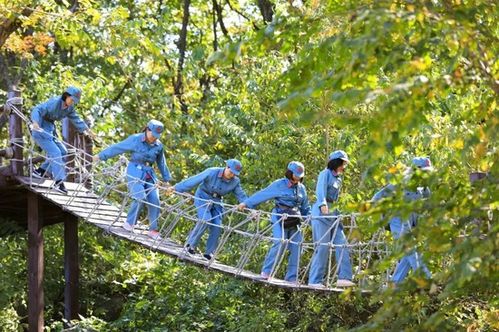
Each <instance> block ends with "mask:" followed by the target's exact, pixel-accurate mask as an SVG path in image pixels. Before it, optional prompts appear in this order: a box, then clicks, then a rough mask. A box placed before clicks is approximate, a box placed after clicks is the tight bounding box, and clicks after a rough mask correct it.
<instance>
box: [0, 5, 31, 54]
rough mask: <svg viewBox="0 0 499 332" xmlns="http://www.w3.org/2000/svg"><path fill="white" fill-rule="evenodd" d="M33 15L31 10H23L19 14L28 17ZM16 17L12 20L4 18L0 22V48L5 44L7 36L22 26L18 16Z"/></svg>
mask: <svg viewBox="0 0 499 332" xmlns="http://www.w3.org/2000/svg"><path fill="white" fill-rule="evenodd" d="M31 13H33V9H31V8H27V7H26V8H24V9H23V10H22V12H21V15H22V16H30V15H31ZM21 15H16V16H14V18H4V19H2V20H1V22H0V48H2V46H3V45H4V44H5V42H6V41H7V39H8V38H9V36H10V35H11V34H12V33H14V32H15V31H16V30H17V29H19V28H20V27H21V25H22V22H21V20H20V19H19V16H21Z"/></svg>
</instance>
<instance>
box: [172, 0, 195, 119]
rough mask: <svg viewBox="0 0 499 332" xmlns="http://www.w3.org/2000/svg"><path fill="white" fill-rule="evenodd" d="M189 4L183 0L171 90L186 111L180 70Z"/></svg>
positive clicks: (189, 1)
mask: <svg viewBox="0 0 499 332" xmlns="http://www.w3.org/2000/svg"><path fill="white" fill-rule="evenodd" d="M190 4H191V0H184V6H183V11H184V15H183V18H182V29H181V30H180V36H179V37H180V38H179V40H178V43H177V46H178V50H179V59H178V67H177V79H176V80H175V85H174V87H173V90H174V92H175V96H176V97H177V98H178V100H179V102H180V106H181V109H182V111H183V112H184V113H185V112H187V105H186V104H185V101H184V99H183V80H182V72H183V69H184V61H185V51H186V48H187V27H188V25H189V6H190Z"/></svg>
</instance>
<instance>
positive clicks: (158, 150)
mask: <svg viewBox="0 0 499 332" xmlns="http://www.w3.org/2000/svg"><path fill="white" fill-rule="evenodd" d="M163 130H164V126H163V124H162V123H161V122H159V121H157V120H151V121H149V123H148V124H147V126H146V127H145V128H144V131H143V132H141V133H139V134H133V135H131V136H129V137H128V138H126V139H125V140H123V141H121V142H119V143H116V144H114V145H111V146H110V147H108V148H106V149H104V150H102V151H101V152H100V153H99V154H97V155H95V156H94V157H93V160H94V162H97V161H99V160H103V161H105V160H107V159H109V158H113V157H115V156H117V155H120V154H123V153H127V152H128V153H130V154H131V158H130V162H129V163H128V166H127V170H126V174H127V176H126V177H127V183H128V191H129V193H130V196H131V197H132V198H133V201H132V204H131V206H130V210H129V211H128V215H127V221H126V222H125V223H124V224H123V228H124V229H126V230H127V231H133V227H134V226H135V223H136V222H137V219H138V218H139V215H140V211H141V210H142V206H143V205H144V202H147V209H148V218H149V232H148V233H147V235H148V236H149V237H151V238H152V239H154V240H158V239H161V236H160V234H159V231H158V218H159V214H160V208H159V206H160V201H159V191H158V184H159V180H158V178H157V177H156V174H155V172H154V170H153V165H154V164H156V165H157V167H158V169H159V172H160V173H161V178H162V179H163V181H164V182H166V183H165V185H166V186H169V183H168V182H169V181H170V180H171V175H170V170H169V169H168V166H167V165H166V161H165V153H164V148H163V144H162V143H161V142H160V141H159V138H160V136H161V133H162V132H163Z"/></svg>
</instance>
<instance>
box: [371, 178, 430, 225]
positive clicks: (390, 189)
mask: <svg viewBox="0 0 499 332" xmlns="http://www.w3.org/2000/svg"><path fill="white" fill-rule="evenodd" d="M396 190H397V188H396V186H395V185H393V184H391V183H390V184H388V185H386V186H385V187H383V188H382V189H381V190H380V191H378V192H377V193H376V194H374V196H373V198H372V201H374V202H377V201H379V200H380V199H382V198H386V197H389V196H391V195H393V194H394V193H395V191H396ZM430 195H431V191H430V189H429V188H428V187H418V188H417V189H416V191H409V190H404V200H405V201H406V202H411V201H415V200H418V199H423V198H428V197H430ZM418 217H419V215H418V214H417V213H414V212H413V213H411V214H410V215H409V220H408V221H409V222H410V224H411V226H416V222H417V219H418ZM394 218H398V217H394Z"/></svg>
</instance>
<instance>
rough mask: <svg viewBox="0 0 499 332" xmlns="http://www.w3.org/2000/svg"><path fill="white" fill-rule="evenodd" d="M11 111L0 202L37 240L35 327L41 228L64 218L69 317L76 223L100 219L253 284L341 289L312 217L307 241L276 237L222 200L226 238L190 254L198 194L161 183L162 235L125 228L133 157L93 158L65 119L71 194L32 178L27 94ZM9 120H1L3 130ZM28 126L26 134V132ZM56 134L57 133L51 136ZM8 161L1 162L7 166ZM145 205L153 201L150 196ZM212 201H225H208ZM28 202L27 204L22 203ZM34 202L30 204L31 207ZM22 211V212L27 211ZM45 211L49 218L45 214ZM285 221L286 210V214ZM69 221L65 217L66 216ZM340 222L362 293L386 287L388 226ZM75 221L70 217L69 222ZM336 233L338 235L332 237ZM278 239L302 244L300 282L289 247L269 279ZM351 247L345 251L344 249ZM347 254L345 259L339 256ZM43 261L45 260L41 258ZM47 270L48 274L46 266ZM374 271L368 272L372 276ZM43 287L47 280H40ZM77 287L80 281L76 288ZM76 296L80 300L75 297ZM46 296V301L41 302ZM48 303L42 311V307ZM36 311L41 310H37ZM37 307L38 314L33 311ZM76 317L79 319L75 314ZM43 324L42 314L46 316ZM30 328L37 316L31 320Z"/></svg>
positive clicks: (263, 216) (262, 221)
mask: <svg viewBox="0 0 499 332" xmlns="http://www.w3.org/2000/svg"><path fill="white" fill-rule="evenodd" d="M5 113H8V115H7V116H8V117H9V118H10V119H9V139H10V146H9V147H8V148H7V149H3V150H1V151H0V157H4V158H8V159H9V160H10V165H7V166H0V188H1V189H2V190H0V206H1V207H2V210H3V211H5V214H4V213H2V215H5V216H7V217H9V216H10V217H11V218H13V219H15V220H23V219H24V221H23V222H26V220H27V227H28V237H29V239H28V242H29V245H30V249H29V254H30V256H29V258H28V260H29V261H28V270H29V271H28V274H29V278H30V281H29V294H30V299H29V300H30V301H31V302H32V303H33V302H35V303H37V304H36V305H33V304H32V305H31V307H30V315H31V316H30V320H32V322H33V324H36V322H37V321H36V320H37V319H38V322H39V320H40V312H41V313H43V289H42V287H41V286H40V285H38V284H37V283H36V282H37V281H41V280H43V245H41V246H40V243H42V244H43V236H42V234H41V229H42V227H44V226H46V225H50V224H52V223H56V222H61V221H64V222H65V243H66V245H67V248H66V249H67V253H66V254H65V268H66V273H65V275H66V293H65V294H66V297H69V299H66V300H65V301H66V304H65V306H66V308H65V309H66V316H67V317H66V318H68V319H71V318H76V317H77V308H78V304H77V297H78V296H77V289H75V287H76V288H77V284H78V258H77V250H78V247H77V246H78V239H77V220H80V221H84V222H87V223H90V224H93V225H95V226H97V227H99V228H101V229H102V230H103V234H104V235H112V236H115V237H116V238H121V239H126V240H128V241H131V242H135V243H137V244H139V245H141V246H143V247H146V248H149V249H151V250H154V251H157V252H162V253H165V254H167V255H170V256H174V257H176V258H178V259H180V260H183V261H186V262H190V263H193V264H197V265H199V266H201V267H203V268H207V269H210V270H215V271H219V272H223V273H226V274H229V275H232V276H234V277H237V278H244V279H248V280H251V281H253V282H258V283H264V284H267V285H270V286H276V287H282V288H286V289H290V290H293V291H301V290H303V291H305V290H309V291H316V292H341V291H343V289H342V288H337V287H336V286H335V282H336V280H337V279H338V276H337V274H338V268H339V266H338V264H336V262H335V259H334V251H335V249H336V247H337V245H334V244H332V243H327V244H319V243H314V242H312V240H311V239H312V235H311V227H310V222H311V217H310V216H308V217H303V220H302V223H301V225H299V226H298V227H299V228H300V230H301V232H302V234H303V239H304V240H303V241H300V242H293V239H288V240H287V239H284V238H273V237H272V226H271V224H270V222H269V220H270V215H271V214H270V213H269V212H266V211H261V210H245V211H239V210H238V209H237V207H236V206H234V205H230V204H223V203H222V205H223V207H224V212H223V214H224V219H223V224H222V225H215V224H211V223H210V220H208V221H205V222H207V223H208V224H209V225H210V226H211V227H220V228H221V236H220V241H219V244H218V247H217V249H216V251H215V253H214V255H213V258H212V259H211V260H207V259H206V258H204V257H203V256H202V255H200V254H194V255H193V254H189V253H188V252H187V250H185V248H184V244H185V241H186V239H187V236H188V232H189V230H191V229H192V227H193V226H194V224H195V223H196V222H198V218H197V213H196V208H195V207H194V204H193V196H192V195H190V194H186V193H173V194H172V195H166V189H167V188H166V187H161V186H159V190H160V193H161V195H160V196H161V204H160V206H159V209H160V211H161V213H160V217H159V220H158V224H159V227H160V228H159V231H160V234H161V238H159V239H157V240H154V239H152V238H150V237H148V236H147V229H148V227H147V222H146V220H145V219H146V218H145V217H144V218H143V220H140V221H139V222H138V224H137V225H136V227H135V228H134V230H133V231H127V230H125V229H123V228H122V225H123V223H124V222H125V221H126V213H127V210H128V207H129V204H130V203H131V200H132V199H131V197H130V195H129V194H128V191H127V188H126V181H125V167H126V164H127V160H126V158H125V157H120V158H119V159H117V160H115V161H114V162H108V163H103V162H101V163H97V164H93V163H92V145H91V141H90V140H89V139H88V138H87V137H85V136H83V135H78V134H76V133H75V131H74V129H73V128H71V125H70V123H69V121H65V122H64V123H63V138H64V142H63V144H64V145H65V146H66V148H67V150H68V154H67V155H66V156H65V164H66V168H67V170H68V181H67V182H66V187H67V189H68V194H63V193H60V192H58V191H56V190H54V189H53V186H54V181H52V180H49V179H38V178H33V177H32V176H31V175H29V176H27V174H31V173H32V172H31V170H32V169H33V163H34V162H36V161H39V160H43V159H44V158H45V156H44V155H42V154H41V152H39V151H38V150H37V148H36V145H35V143H34V141H33V140H32V138H31V135H30V134H29V132H28V130H26V129H28V128H29V125H30V119H29V117H28V116H27V115H26V114H27V113H28V112H23V111H22V99H20V98H19V97H18V93H17V96H16V93H15V92H12V93H11V94H10V95H9V100H8V101H7V103H6V104H5V107H4V114H5ZM1 126H2V123H1V122H0V128H1ZM23 128H25V130H24V134H23ZM50 134H52V133H50ZM0 165H1V164H0ZM142 203H143V204H144V205H147V204H150V203H149V202H147V201H143V202H142ZM205 204H207V205H208V204H218V203H214V202H212V201H209V200H207V201H206V202H205ZM23 205H24V206H23ZM26 207H27V208H26ZM21 210H22V211H21ZM41 216H43V217H41ZM280 217H281V218H285V217H286V216H285V215H282V216H280ZM61 218H63V219H64V218H65V219H66V220H61ZM330 218H334V222H333V223H332V225H331V232H336V231H338V229H337V225H338V223H339V222H341V223H342V224H343V225H344V231H345V235H346V236H347V238H348V244H346V245H344V246H347V247H348V249H349V251H350V260H351V262H352V267H353V270H354V281H355V284H356V286H355V288H356V289H357V290H360V291H361V292H369V291H370V290H372V289H373V288H379V287H380V286H381V285H383V284H384V283H385V282H386V281H387V280H388V278H389V276H390V271H386V272H383V273H378V274H373V271H375V270H374V269H370V268H371V267H372V266H373V263H374V262H376V261H379V260H382V259H385V258H386V257H387V256H388V255H389V247H388V246H387V244H386V241H385V238H384V236H385V235H384V234H385V232H384V231H383V230H379V231H377V232H375V233H374V234H370V235H369V236H367V237H368V238H366V235H362V233H361V232H360V230H359V227H358V225H357V220H359V219H361V218H363V217H362V216H361V215H340V216H334V217H333V216H331V217H330ZM68 220H69V221H68ZM333 238H334V236H333ZM275 241H278V242H280V244H281V246H282V247H281V248H282V249H285V248H286V247H287V246H288V245H289V244H290V243H296V244H297V245H299V247H300V249H301V255H300V259H299V268H298V270H299V273H298V280H297V281H296V282H287V281H284V280H283V276H284V271H285V268H286V261H287V260H286V255H285V250H283V251H282V254H281V255H279V257H278V258H277V259H276V263H275V264H274V266H273V269H272V273H271V275H270V278H268V279H262V278H261V277H260V269H261V265H262V263H263V260H264V257H265V254H266V253H267V251H268V249H269V247H270V246H271V245H272V243H273V242H275ZM318 245H327V246H328V248H329V252H330V255H329V257H330V259H329V263H328V267H327V275H326V280H325V284H324V287H313V286H309V285H308V284H307V276H308V272H309V269H310V262H311V257H312V254H313V252H314V250H315V249H316V248H317V246H318ZM343 252H345V251H343ZM340 259H341V257H340ZM40 260H41V261H40ZM40 268H41V271H42V272H40V271H39V270H40ZM365 271H369V274H367V273H365ZM32 279H34V280H32ZM40 284H41V282H40ZM75 284H76V286H75ZM75 298H76V300H75ZM40 301H41V304H40ZM40 306H41V308H40ZM33 308H34V309H33ZM32 310H33V312H31V311H32ZM75 314H76V317H75ZM41 319H42V321H43V315H42V318H41ZM30 325H31V321H30Z"/></svg>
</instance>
